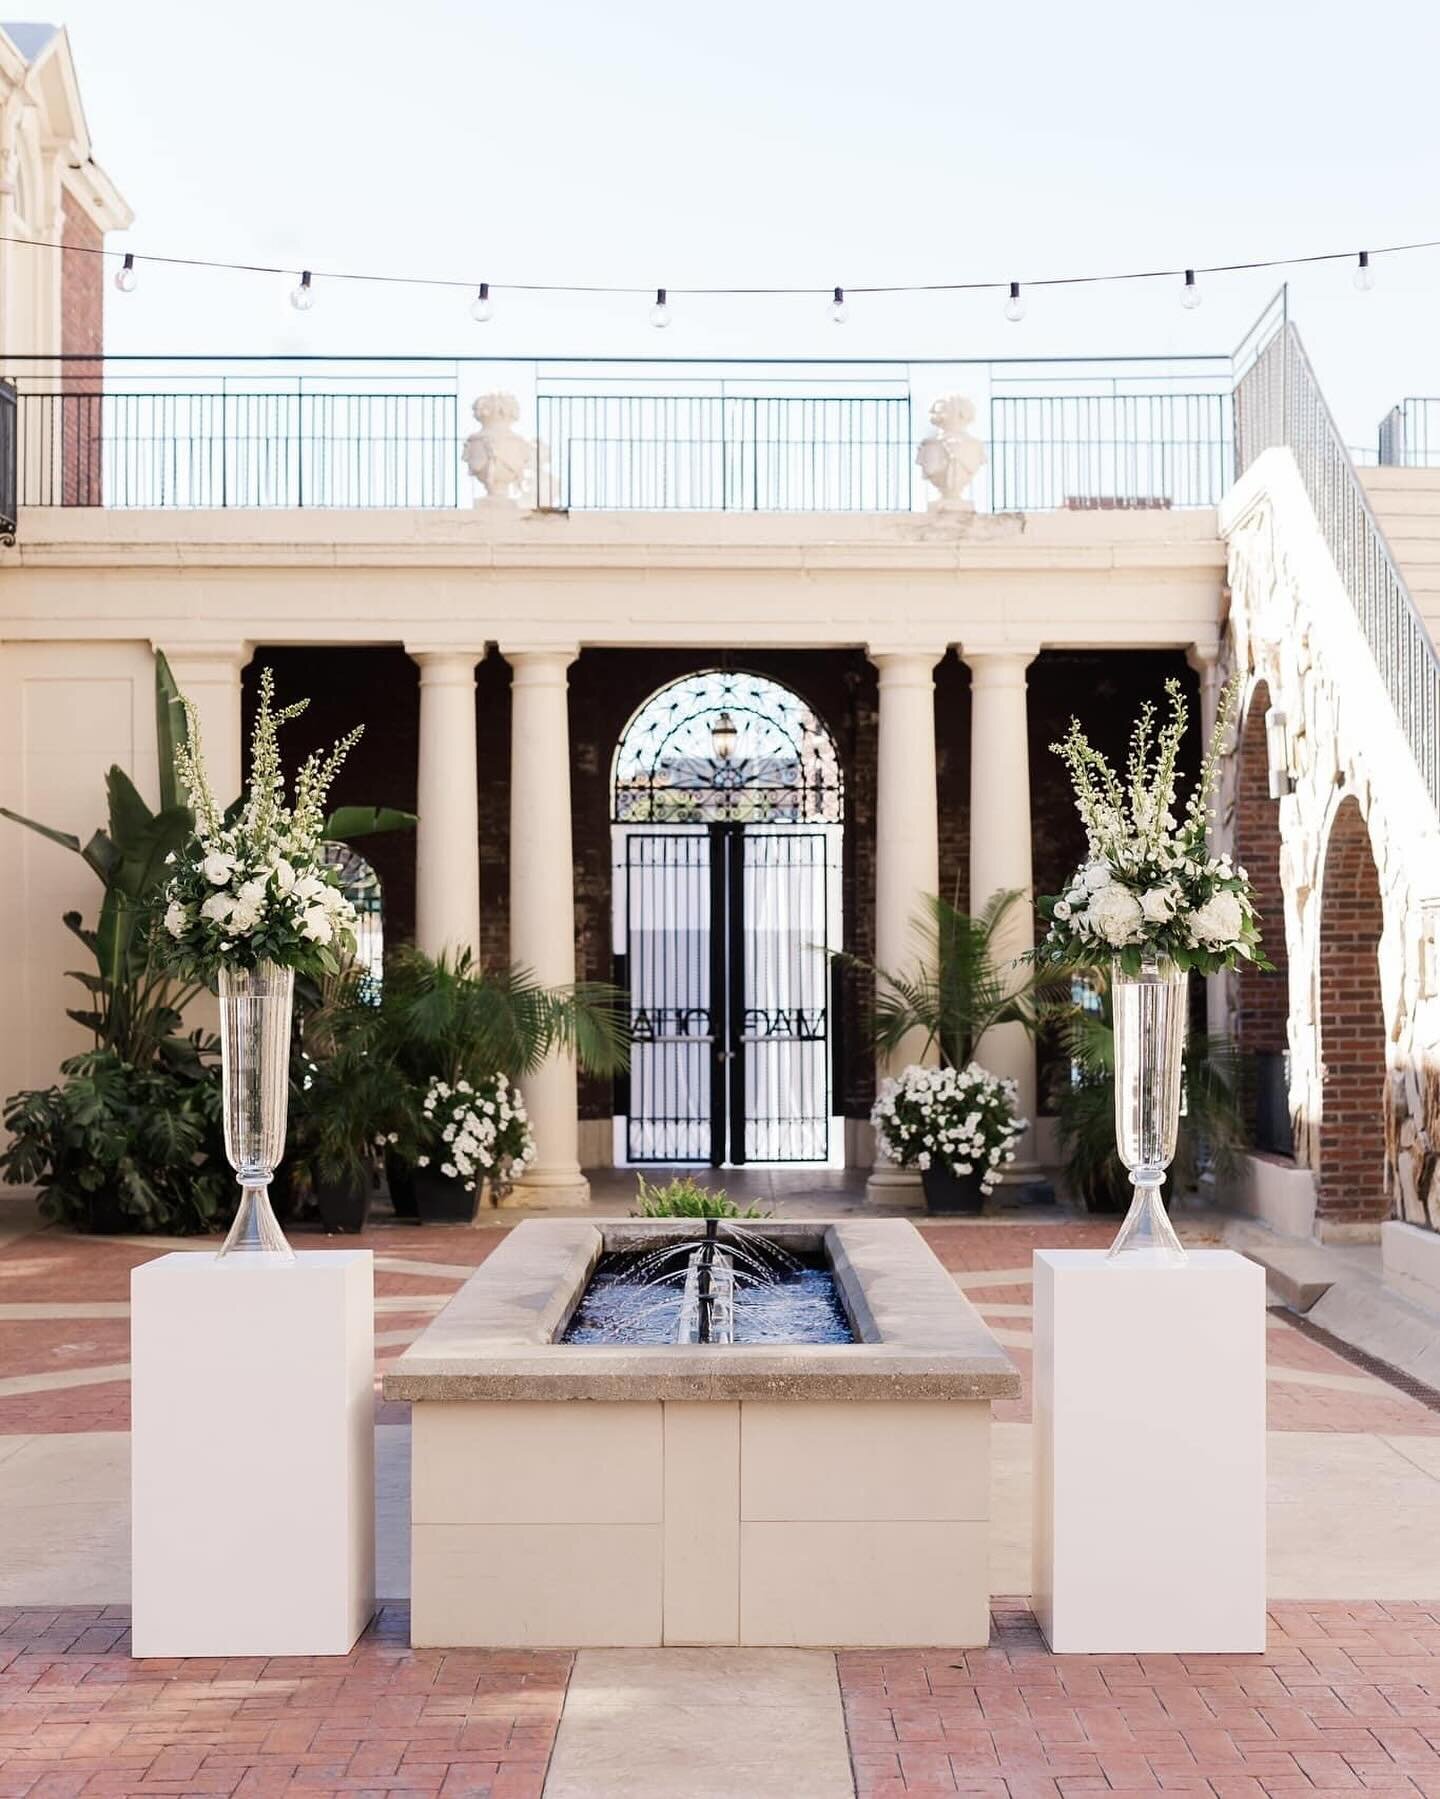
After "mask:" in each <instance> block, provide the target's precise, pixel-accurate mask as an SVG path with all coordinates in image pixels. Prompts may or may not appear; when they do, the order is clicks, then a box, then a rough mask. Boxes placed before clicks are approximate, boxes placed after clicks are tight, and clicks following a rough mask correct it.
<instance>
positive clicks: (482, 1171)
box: [415, 1074, 535, 1224]
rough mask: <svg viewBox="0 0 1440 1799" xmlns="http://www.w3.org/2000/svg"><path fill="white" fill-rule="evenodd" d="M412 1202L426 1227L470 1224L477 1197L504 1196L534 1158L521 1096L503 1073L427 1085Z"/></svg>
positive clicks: (422, 1108)
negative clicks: (458, 1223) (486, 1189)
mask: <svg viewBox="0 0 1440 1799" xmlns="http://www.w3.org/2000/svg"><path fill="white" fill-rule="evenodd" d="M421 1113H422V1124H421V1131H420V1142H421V1144H422V1145H423V1147H422V1148H421V1150H420V1152H419V1153H418V1154H417V1156H416V1158H415V1169H416V1173H415V1201H416V1205H417V1207H418V1209H419V1214H420V1219H421V1222H422V1223H425V1224H443V1223H447V1222H448V1223H455V1222H460V1223H468V1222H469V1220H470V1219H471V1218H472V1217H473V1216H474V1213H475V1208H476V1206H477V1204H478V1203H479V1199H480V1196H481V1193H482V1192H483V1191H484V1190H485V1188H486V1187H487V1186H488V1188H489V1191H490V1193H491V1195H492V1197H497V1196H498V1195H499V1194H500V1193H502V1192H503V1191H504V1190H505V1189H506V1188H507V1187H508V1186H509V1185H510V1183H511V1182H512V1181H514V1180H516V1179H517V1178H518V1177H519V1176H520V1175H522V1174H523V1173H524V1172H525V1169H526V1168H527V1166H528V1165H529V1164H530V1162H531V1161H532V1160H533V1159H534V1156H535V1139H534V1137H533V1135H532V1134H531V1130H530V1120H529V1118H528V1117H527V1116H526V1113H525V1103H524V1101H523V1100H522V1099H521V1097H520V1091H519V1089H518V1088H517V1087H515V1086H513V1085H512V1084H511V1082H510V1081H509V1080H508V1079H507V1078H506V1077H505V1076H504V1075H503V1074H494V1075H490V1076H489V1077H488V1078H486V1079H484V1080H480V1081H466V1080H460V1081H456V1082H455V1084H454V1085H453V1086H452V1085H451V1084H450V1083H449V1082H448V1081H440V1080H436V1081H431V1083H430V1085H429V1087H428V1088H427V1089H426V1091H425V1097H424V1099H423V1101H422V1102H421Z"/></svg>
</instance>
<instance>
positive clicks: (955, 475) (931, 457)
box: [915, 394, 985, 512]
mask: <svg viewBox="0 0 1440 1799" xmlns="http://www.w3.org/2000/svg"><path fill="white" fill-rule="evenodd" d="M974 422H975V402H974V401H973V400H970V399H967V398H966V396H965V395H964V394H947V395H945V397H944V398H943V399H939V400H936V402H935V404H934V405H933V406H932V407H931V408H930V423H931V425H932V426H933V427H934V429H933V433H932V435H931V436H929V437H927V438H925V439H923V441H922V442H921V444H920V446H919V448H918V449H917V450H916V452H915V461H916V464H917V466H918V467H919V470H920V473H921V474H922V475H923V476H924V477H925V479H926V480H927V481H928V482H929V483H930V485H931V486H932V487H933V488H934V489H935V498H934V499H933V500H931V502H930V510H931V512H973V511H974V510H975V503H974V501H973V500H972V499H971V498H970V497H969V493H968V491H967V490H968V489H969V486H970V483H971V482H972V481H973V480H974V479H975V477H976V475H978V474H979V473H980V470H981V469H982V468H984V466H985V446H984V444H983V443H981V441H980V439H979V438H978V437H975V436H973V435H972V434H971V432H970V430H969V426H970V425H972V424H973V423H974Z"/></svg>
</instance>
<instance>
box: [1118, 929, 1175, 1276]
mask: <svg viewBox="0 0 1440 1799" xmlns="http://www.w3.org/2000/svg"><path fill="white" fill-rule="evenodd" d="M1110 991H1111V999H1112V1003H1113V1013H1114V1022H1115V1146H1116V1148H1117V1149H1118V1151H1119V1153H1120V1160H1121V1161H1122V1162H1123V1163H1124V1164H1125V1166H1126V1167H1127V1168H1128V1169H1129V1170H1130V1181H1131V1184H1132V1185H1133V1186H1134V1189H1135V1197H1134V1198H1133V1199H1132V1200H1131V1202H1130V1210H1129V1211H1128V1212H1127V1213H1126V1214H1125V1222H1124V1223H1123V1224H1122V1225H1121V1226H1120V1234H1119V1236H1117V1237H1116V1239H1115V1241H1114V1242H1113V1243H1112V1244H1111V1246H1110V1254H1111V1255H1112V1256H1132V1255H1133V1256H1144V1257H1145V1259H1146V1261H1147V1262H1148V1263H1149V1264H1151V1265H1152V1266H1155V1265H1158V1266H1162V1267H1163V1266H1172V1265H1173V1266H1176V1267H1178V1266H1180V1265H1181V1264H1183V1262H1184V1260H1185V1250H1184V1248H1183V1247H1182V1245H1181V1242H1180V1239H1179V1237H1177V1236H1176V1234H1175V1227H1174V1226H1173V1225H1172V1224H1171V1222H1170V1219H1169V1217H1168V1216H1167V1214H1166V1211H1165V1207H1164V1205H1163V1204H1162V1202H1161V1199H1160V1189H1161V1187H1162V1186H1163V1185H1164V1181H1165V1170H1166V1169H1167V1168H1168V1167H1169V1165H1170V1161H1171V1158H1172V1157H1173V1156H1174V1154H1175V1139H1176V1135H1177V1133H1178V1131H1179V1128H1180V1084H1181V1075H1182V1071H1183V1068H1184V1059H1185V1021H1186V1014H1187V1012H1188V1010H1189V1001H1190V987H1189V981H1188V979H1187V976H1186V973H1185V971H1184V970H1183V969H1181V968H1177V967H1176V966H1175V964H1174V963H1173V962H1171V961H1168V960H1162V961H1154V962H1145V963H1142V965H1141V968H1140V972H1139V974H1126V972H1125V971H1124V969H1123V968H1121V966H1120V964H1119V962H1118V961H1116V962H1115V964H1114V966H1113V973H1112V978H1111V989H1110Z"/></svg>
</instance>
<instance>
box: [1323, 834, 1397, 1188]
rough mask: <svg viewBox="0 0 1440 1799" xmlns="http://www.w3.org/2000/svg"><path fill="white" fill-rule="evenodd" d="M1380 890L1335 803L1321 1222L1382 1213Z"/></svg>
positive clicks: (1329, 853)
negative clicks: (1336, 809)
mask: <svg viewBox="0 0 1440 1799" xmlns="http://www.w3.org/2000/svg"><path fill="white" fill-rule="evenodd" d="M1381 925H1382V917H1381V903H1380V884H1379V881H1378V879H1377V878H1376V873H1375V862H1374V858H1373V857H1372V855H1371V852H1370V835H1369V831H1368V830H1367V828H1366V825H1365V820H1364V818H1363V817H1362V816H1361V813H1360V808H1359V806H1358V804H1357V803H1356V802H1355V800H1353V799H1347V800H1345V801H1344V802H1343V803H1342V804H1341V806H1340V810H1339V811H1338V812H1337V813H1336V815H1335V822H1334V824H1333V825H1332V827H1331V831H1330V840H1329V844H1328V847H1327V849H1326V854H1325V873H1324V879H1323V885H1322V890H1321V904H1320V1059H1321V1063H1322V1065H1323V1068H1324V1091H1323V1099H1322V1103H1321V1117H1320V1128H1319V1151H1320V1153H1319V1168H1318V1183H1317V1185H1318V1210H1319V1216H1320V1217H1321V1218H1322V1219H1324V1220H1327V1221H1330V1222H1343V1223H1359V1222H1361V1221H1367V1220H1374V1219H1380V1218H1384V1217H1386V1215H1387V1214H1388V1212H1389V1202H1388V1199H1387V1197H1386V1194H1385V1191H1384V1169H1385V1124H1384V1096H1385V1084H1386V1066H1385V1014H1384V1004H1383V1000H1382V998H1381V992H1380V967H1379V961H1378V951H1379V944H1380V932H1381Z"/></svg>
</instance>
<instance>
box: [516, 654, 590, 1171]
mask: <svg viewBox="0 0 1440 1799" xmlns="http://www.w3.org/2000/svg"><path fill="white" fill-rule="evenodd" d="M500 647H501V652H502V654H503V655H504V656H505V657H506V659H507V660H508V661H509V663H510V667H511V677H510V959H511V960H512V961H513V962H516V963H518V964H521V965H522V966H524V967H526V968H528V969H529V970H530V971H531V972H532V973H533V974H535V975H536V976H537V977H538V978H539V980H540V981H541V982H542V983H543V984H544V985H545V986H546V987H568V986H571V985H572V984H573V982H574V980H575V868H574V855H573V851H572V847H571V840H570V829H571V822H570V716H569V694H568V687H567V677H566V672H565V671H566V670H567V669H568V668H569V666H570V664H571V663H572V662H573V661H574V660H575V657H576V654H577V653H578V652H577V650H576V649H575V648H574V647H573V646H567V647H564V648H559V649H550V648H546V649H526V648H518V647H515V646H512V645H508V644H503V643H502V644H501V646H500ZM523 1087H524V1093H525V1104H526V1107H527V1109H528V1111H529V1113H530V1122H531V1125H532V1127H533V1129H534V1132H535V1145H536V1152H537V1153H536V1160H535V1164H534V1166H533V1167H532V1168H531V1169H529V1170H528V1171H527V1173H526V1174H525V1176H524V1179H523V1180H522V1181H521V1182H520V1183H519V1184H518V1185H517V1187H516V1190H515V1197H516V1199H517V1200H518V1201H519V1202H521V1203H523V1204H526V1205H556V1206H570V1205H577V1204H581V1205H583V1204H584V1203H585V1202H586V1201H587V1200H588V1199H589V1197H590V1184H589V1182H588V1181H587V1180H586V1179H585V1177H584V1175H582V1174H581V1172H580V1154H579V1149H580V1114H579V1096H578V1093H577V1090H576V1073H575V1058H574V1056H573V1055H560V1054H555V1055H552V1056H551V1057H550V1059H549V1060H548V1061H547V1062H546V1063H545V1065H544V1067H543V1068H541V1069H539V1070H538V1071H537V1072H536V1073H535V1074H533V1075H529V1076H527V1078H526V1079H525V1081H524V1083H523Z"/></svg>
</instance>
